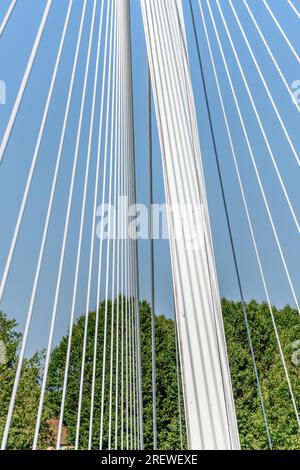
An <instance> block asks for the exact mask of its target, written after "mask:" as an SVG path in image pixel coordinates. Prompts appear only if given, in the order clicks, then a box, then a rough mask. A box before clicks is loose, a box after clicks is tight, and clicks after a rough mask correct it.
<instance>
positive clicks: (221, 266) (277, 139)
mask: <svg viewBox="0 0 300 470" xmlns="http://www.w3.org/2000/svg"><path fill="white" fill-rule="evenodd" d="M9 3H10V0H2V1H1V4H0V21H1V18H2V17H3V15H4V13H5V12H6V10H7V7H8V5H9ZM45 3H46V2H45V0H19V1H18V2H17V7H16V9H15V11H14V14H13V16H12V18H11V21H10V23H9V25H8V27H7V30H6V31H5V34H4V35H3V37H2V38H1V39H0V64H1V67H0V79H1V80H5V82H6V84H7V105H6V106H0V135H1V136H2V135H3V132H4V129H5V127H6V123H7V119H8V117H9V115H10V112H11V109H12V106H13V103H14V100H15V97H16V94H17V90H18V88H19V85H20V81H21V78H22V75H23V72H24V69H25V66H26V63H27V60H28V57H29V54H30V51H31V47H32V44H33V41H34V37H35V34H36V31H37V27H38V25H39V22H40V18H41V15H42V11H43V9H44V6H45ZM74 3H75V6H74V8H73V13H72V17H71V24H70V29H69V33H68V36H67V41H66V47H65V50H64V54H63V59H62V66H61V69H60V73H59V77H58V82H57V87H56V89H55V95H54V100H53V105H52V106H51V110H50V114H49V119H48V124H47V130H46V133H45V136H44V138H43V142H42V148H41V152H40V158H39V163H38V166H37V171H36V174H35V178H34V184H33V188H32V191H31V193H30V200H29V204H28V209H27V211H26V216H25V219H24V224H23V227H22V232H21V236H20V241H19V243H18V246H17V250H16V255H15V258H14V264H13V269H12V271H11V275H10V277H9V282H8V284H7V289H6V292H5V296H4V299H3V302H2V305H1V309H2V310H4V311H5V312H6V313H7V314H8V315H9V316H10V317H14V318H16V319H17V320H18V321H19V323H20V330H22V328H23V325H24V320H25V316H26V312H27V308H28V301H29V295H30V292H31V288H32V282H33V276H34V270H35V266H36V261H37V249H38V246H39V243H40V238H41V233H42V227H43V222H44V217H45V209H46V204H47V197H48V196H49V188H50V184H51V180H52V174H53V168H54V161H55V157H56V152H57V147H58V139H59V131H60V128H61V124H62V118H63V110H64V106H65V101H66V94H67V87H68V83H69V77H70V72H71V66H72V62H73V54H74V44H75V39H76V36H77V31H78V24H79V19H80V12H81V7H82V0H76V1H75V2H74ZM131 3H132V38H133V64H134V70H133V72H134V93H135V95H134V109H135V124H136V129H135V135H136V158H137V194H138V201H139V202H143V203H147V198H148V186H147V185H148V174H147V172H148V163H147V120H146V117H147V82H146V71H147V68H146V51H145V41H144V36H143V25H142V18H141V12H140V2H139V0H132V2H131ZM183 3H184V5H185V7H187V4H188V2H187V1H184V2H183ZM294 3H295V5H297V4H298V6H299V2H298V1H296V0H294ZM194 4H195V11H196V20H197V25H198V31H199V38H200V46H201V51H202V53H203V58H204V64H205V73H206V77H207V82H208V92H209V98H210V102H211V108H212V113H213V121H214V125H215V132H216V137H217V144H218V148H219V151H220V158H221V165H222V172H223V175H224V184H225V191H226V195H227V198H228V204H229V207H230V214H231V220H232V225H233V231H234V238H235V242H236V245H237V246H238V261H239V266H240V270H241V275H242V283H243V288H244V290H245V294H246V298H247V299H250V298H256V299H258V300H262V299H264V293H263V289H262V284H261V282H260V278H259V273H258V269H257V264H256V260H255V256H254V252H253V249H252V245H251V240H250V236H249V230H248V227H247V223H246V219H245V214H244V210H243V205H242V200H241V197H240V193H239V188H238V184H237V179H236V175H235V171H234V167H233V163H232V157H231V154H230V148H229V144H228V140H227V136H226V129H225V125H224V122H223V120H222V116H221V108H220V103H219V101H218V95H217V90H216V87H215V82H214V78H213V74H212V68H211V64H210V60H209V56H208V51H207V47H206V42H205V37H204V33H203V30H202V26H201V22H200V16H199V10H198V6H197V4H198V2H196V1H195V0H194ZM203 4H204V11H205V14H206V18H207V20H208V25H209V31H210V36H211V38H212V44H213V49H214V55H215V58H216V63H217V68H218V72H219V75H220V77H221V84H222V90H223V91H224V94H225V104H226V108H227V109H228V110H229V111H230V122H231V125H232V129H233V135H234V140H235V144H236V147H237V149H238V158H239V162H240V165H241V171H242V177H243V180H244V182H245V189H246V194H247V197H248V200H249V207H250V210H251V215H252V216H253V221H254V227H255V232H256V234H257V241H258V245H259V249H260V253H261V255H262V260H263V265H264V269H265V272H266V277H267V281H268V286H269V288H270V294H271V300H272V302H273V303H274V304H276V305H279V306H281V305H283V304H286V303H291V302H292V299H291V294H290V291H289V288H288V284H287V281H286V278H285V275H284V272H283V268H282V265H281V262H280V258H279V255H278V250H277V248H276V244H275V241H274V237H273V235H272V231H271V228H270V224H269V222H268V219H267V216H266V211H265V209H264V206H263V203H262V199H261V196H260V193H259V188H258V185H257V183H256V179H255V175H254V172H253V168H252V166H251V162H250V157H249V154H248V150H247V147H246V144H245V141H244V138H243V134H242V131H241V127H240V125H239V122H238V118H237V113H236V111H235V109H234V102H233V100H232V95H231V92H230V89H229V86H228V82H227V79H226V76H225V71H224V68H223V65H222V62H221V58H220V54H219V51H218V46H217V43H216V41H215V36H214V33H213V30H212V26H211V22H210V20H209V14H208V10H207V7H206V5H205V4H206V2H203ZM211 4H212V8H213V10H214V13H215V17H216V21H217V24H218V27H219V31H220V35H221V38H222V44H223V47H224V49H225V51H226V57H227V58H228V63H229V66H230V70H231V72H232V75H233V77H234V84H235V86H236V89H237V93H238V97H239V100H240V103H241V107H242V111H243V115H244V116H245V121H246V123H247V129H248V130H249V135H250V137H251V141H252V142H253V145H254V149H255V156H256V160H257V164H258V167H259V170H260V172H261V176H262V180H263V183H264V185H265V188H266V192H267V194H268V197H269V200H270V206H271V209H272V213H273V216H274V220H275V223H276V226H277V228H278V233H279V236H280V240H281V242H282V246H283V248H284V253H285V255H286V259H287V263H288V266H289V269H290V273H291V277H292V279H293V282H294V286H295V289H296V293H297V294H298V295H299V294H300V274H299V266H300V252H299V247H300V244H299V234H298V233H297V232H296V229H295V226H294V225H293V221H292V219H291V217H290V215H289V212H288V207H287V205H286V202H285V200H284V198H283V196H282V193H281V189H280V186H279V184H278V180H277V178H276V175H275V172H274V169H273V167H272V165H271V163H270V158H269V156H268V153H267V150H266V146H265V145H264V143H263V139H262V136H261V133H260V130H259V128H258V125H257V122H256V120H255V116H254V114H253V111H252V109H251V105H250V102H249V100H248V98H247V95H246V92H245V88H244V85H243V83H242V79H241V76H240V74H239V71H238V69H237V66H236V63H235V61H234V57H233V55H232V52H231V49H230V45H229V43H228V40H227V37H226V34H225V31H224V28H223V26H222V23H221V19H220V16H219V14H218V10H217V7H216V4H215V1H212V2H211ZM221 4H222V8H223V11H224V14H225V16H226V19H227V22H228V25H229V27H230V30H231V31H232V35H233V38H234V41H235V44H236V47H237V49H238V52H239V56H240V58H241V62H242V64H243V66H244V67H245V71H246V73H247V78H248V80H249V83H250V85H251V90H252V91H253V94H254V97H255V100H256V102H257V105H258V109H259V112H260V113H261V116H262V118H263V122H264V124H265V126H266V130H267V132H268V136H269V137H270V142H271V144H272V148H273V150H274V154H275V157H276V159H277V161H278V165H279V168H280V171H281V174H282V177H283V179H284V181H285V184H286V186H287V188H288V192H289V196H290V199H291V201H292V203H293V206H294V208H295V212H296V214H297V216H298V217H299V215H300V198H299V168H298V166H297V164H296V162H295V160H294V158H293V156H292V153H291V151H290V149H289V146H288V144H287V141H286V139H285V137H284V135H283V132H282V130H281V128H280V126H279V124H278V120H277V118H276V116H275V114H274V112H273V110H272V108H271V105H270V103H269V101H268V98H267V95H266V93H265V91H264V89H263V86H262V84H261V82H260V79H259V77H258V74H257V72H256V69H255V67H254V65H253V62H252V60H251V57H250V56H249V53H248V51H247V49H246V46H245V43H244V42H243V38H242V37H241V34H240V32H239V30H238V27H237V24H236V22H235V20H234V17H233V15H232V12H231V9H230V6H229V4H228V2H227V1H222V2H221ZM234 4H235V6H236V9H237V11H238V12H239V15H240V18H241V21H242V24H243V26H244V28H245V29H246V31H247V34H248V37H249V40H250V42H251V45H253V47H254V50H255V53H256V57H257V59H258V62H259V64H260V65H261V67H262V71H263V73H264V75H265V77H266V80H267V82H268V85H269V86H270V89H271V92H272V95H273V97H274V99H275V101H276V103H277V105H278V108H279V110H280V113H281V115H282V118H283V120H284V122H285V123H286V126H287V128H288V131H289V133H290V136H291V138H292V140H293V142H294V145H295V147H296V149H297V151H298V153H299V154H300V131H299V129H300V127H299V124H300V120H299V113H298V112H297V110H296V107H295V106H294V105H293V104H292V103H291V99H290V96H289V94H288V93H287V91H286V89H285V88H284V86H283V84H282V82H281V80H280V77H279V76H278V74H277V72H276V69H275V67H274V65H273V64H272V62H271V60H270V58H269V56H268V53H267V51H266V49H265V47H264V45H263V43H262V42H261V40H260V39H259V36H258V34H257V32H256V31H255V28H254V26H253V24H252V22H251V19H250V17H249V15H248V13H247V12H246V10H245V8H244V6H243V3H242V1H241V0H235V1H234ZM249 4H250V6H251V7H252V9H253V11H254V12H255V15H256V18H257V20H258V22H259V24H260V26H261V27H262V28H263V31H264V34H265V36H266V38H267V40H268V42H269V44H270V46H271V48H272V50H273V51H274V54H275V56H276V59H277V60H278V63H279V65H280V67H281V68H282V70H283V72H284V75H285V77H286V79H287V82H288V83H289V84H292V82H293V81H294V80H296V79H300V70H299V64H298V63H297V61H296V59H295V58H294V57H293V55H292V54H291V52H290V50H289V49H288V47H287V45H286V43H285V41H284V39H283V38H282V36H281V35H280V33H279V31H278V30H277V28H276V26H275V24H274V23H273V21H272V19H271V18H270V16H269V15H268V13H267V11H266V9H265V7H264V6H263V3H262V2H257V1H254V0H249ZM269 4H270V6H271V7H272V9H273V11H274V13H275V14H276V16H277V17H278V19H279V20H280V23H281V25H282V27H283V28H284V30H285V31H286V32H287V35H288V37H289V39H290V40H291V42H292V44H293V45H294V47H295V49H296V50H297V52H298V53H300V43H299V19H297V17H296V15H295V14H294V13H293V11H292V10H291V8H290V7H289V6H288V3H287V2H286V0H269ZM67 5H68V1H67V0H54V5H53V8H52V11H51V14H50V17H49V21H48V24H47V28H46V30H45V34H44V37H43V41H42V44H41V47H40V50H39V53H38V56H37V60H36V63H35V66H34V69H33V73H32V76H31V80H30V83H29V86H28V88H27V91H26V94H25V97H24V101H23V104H22V107H21V111H20V114H19V116H18V119H17V122H16V126H15V128H14V132H13V135H12V138H11V141H10V143H9V146H8V149H7V153H6V156H5V160H4V163H3V165H2V167H1V171H0V192H1V195H0V201H1V202H0V216H1V227H2V229H1V232H0V246H1V250H0V272H1V274H2V272H3V267H4V262H5V259H6V255H7V251H8V247H9V244H10V240H11V236H12V230H13V227H14V225H15V221H16V217H17V213H18V210H19V206H20V199H21V196H22V194H23V190H24V184H25V181H26V178H27V173H28V169H29V164H30V161H31V158H32V154H33V149H34V144H35V141H36V137H37V132H38V128H39V125H40V121H41V116H42V112H43V107H44V104H45V98H46V93H47V92H48V88H49V84H50V78H51V75H52V70H53V66H54V61H55V57H56V54H57V48H58V44H59V40H60V37H61V31H62V26H63V22H64V19H65V14H66V8H67ZM88 5H89V6H88V21H87V22H86V25H85V30H84V39H83V47H82V49H81V54H80V64H79V73H78V75H77V79H76V84H75V98H74V100H73V102H72V109H71V119H70V124H69V126H68V131H67V138H66V146H65V150H64V158H63V164H62V172H61V176H60V180H59V187H58V194H57V198H56V201H55V207H54V213H53V219H52V223H51V228H50V229H51V230H50V235H49V240H48V244H47V251H46V257H45V261H44V268H43V272H42V278H41V283H40V287H39V291H38V297H37V302H36V308H35V311H34V320H33V326H32V330H31V336H30V339H29V341H30V345H31V346H30V348H29V351H28V352H32V351H33V350H34V349H36V348H41V347H45V345H46V338H47V332H48V328H49V319H50V313H51V307H52V302H53V292H54V287H55V276H56V273H57V264H58V253H59V249H60V244H61V238H62V230H63V223H64V215H65V210H66V196H67V195H66V187H67V185H68V182H69V178H70V169H71V163H72V159H71V158H68V155H69V156H71V155H72V152H73V150H74V132H75V129H76V122H77V120H76V118H77V116H78V108H79V99H80V92H81V84H82V78H83V73H84V67H83V64H84V57H85V52H86V48H87V41H88V32H89V31H88V28H89V24H90V18H91V9H92V8H91V7H92V2H91V1H89V2H88ZM185 13H186V27H187V35H188V41H189V51H190V61H191V70H192V77H193V84H194V93H195V102H196V107H197V113H198V116H197V117H198V125H199V134H200V141H201V148H202V155H203V162H204V169H205V177H206V184H207V193H208V200H209V209H210V215H211V224H212V231H213V240H214V246H215V254H216V261H217V269H218V278H219V285H220V290H221V294H222V295H223V296H226V297H229V298H238V292H237V284H236V278H235V274H234V270H233V263H232V256H231V252H230V246H229V243H228V235H227V229H226V224H225V218H224V210H223V206H222V201H221V198H220V188H219V182H218V178H217V172H216V166H215V162H214V156H213V153H212V145H211V138H210V133H209V127H208V120H207V116H206V112H205V106H204V100H203V92H202V88H201V82H200V75H199V69H198V64H197V60H196V51H195V43H194V39H193V35H192V29H191V21H190V15H189V10H188V8H186V11H185ZM94 52H95V45H94ZM94 56H95V54H94ZM93 68H94V62H93V66H92V71H93ZM92 76H93V73H91V77H92ZM91 83H92V82H91V80H90V82H89V93H88V100H87V112H85V116H84V129H85V131H84V132H83V138H82V144H81V151H82V150H84V148H86V143H87V131H86V129H88V119H89V113H88V110H89V108H90V104H91ZM81 154H82V156H84V152H82V153H81ZM94 168H95V151H93V157H92V167H91V175H92V176H93V169H94ZM83 175H84V158H82V159H80V163H79V168H78V174H77V177H76V191H75V199H74V205H73V209H72V219H71V230H70V236H69V239H68V247H67V256H66V264H65V269H64V276H63V285H62V295H61V301H60V307H59V311H58V321H57V328H56V341H57V339H58V338H59V337H60V336H61V335H62V334H63V333H64V332H65V331H66V328H67V325H68V322H69V314H70V304H71V294H72V281H73V276H74V268H75V250H76V247H77V240H78V227H79V213H80V202H81V196H82V188H83ZM154 175H155V177H154V193H155V202H159V203H163V202H164V190H163V181H162V170H161V156H160V150H159V145H158V139H157V132H156V131H155V135H154ZM90 181H91V182H92V179H91V180H90ZM90 188H91V189H90V191H89V193H88V211H87V220H91V209H92V197H93V194H92V184H90ZM99 202H100V201H99ZM139 248H140V291H141V298H148V297H149V251H148V243H147V242H145V241H143V242H141V243H140V247H139ZM155 249H156V259H157V262H156V266H155V268H156V269H155V272H156V311H157V313H165V314H167V315H169V316H172V315H173V300H172V286H171V273H170V260H169V248H168V243H167V242H166V241H158V242H156V243H155ZM88 250H89V231H88V230H85V233H84V243H83V253H84V255H83V258H82V259H83V262H82V265H81V270H80V280H79V295H78V301H77V306H76V312H77V314H81V313H83V311H84V305H85V297H86V285H87V269H88V255H87V253H88ZM94 277H95V276H94ZM95 302H96V300H95V282H93V295H92V300H91V308H92V305H94V304H95Z"/></svg>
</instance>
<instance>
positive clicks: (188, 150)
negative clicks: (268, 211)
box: [141, 0, 240, 450]
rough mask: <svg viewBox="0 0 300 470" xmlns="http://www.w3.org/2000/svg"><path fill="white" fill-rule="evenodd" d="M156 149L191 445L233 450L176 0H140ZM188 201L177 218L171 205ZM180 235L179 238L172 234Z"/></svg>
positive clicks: (196, 137)
mask: <svg viewBox="0 0 300 470" xmlns="http://www.w3.org/2000/svg"><path fill="white" fill-rule="evenodd" d="M141 4H142V13H143V21H144V29H145V36H146V42H147V50H148V59H149V66H150V71H151V79H152V86H153V94H154V101H155V108H156V115H157V122H158V129H159V137H160V144H161V151H162V160H163V171H164V184H165V193H166V201H167V203H168V205H169V210H168V223H169V233H170V250H171V260H172V272H173V281H174V294H175V303H176V315H177V326H178V331H179V346H180V355H181V364H182V375H183V387H184V398H185V409H186V418H187V429H188V441H189V448H190V449H200V450H201V449H239V448H240V444H239V437H238V430H237V423H236V416H235V409H234V401H233V395H232V387H231V380H230V372H229V365H228V358H227V351H226V343H225V337H224V328H223V321H222V313H221V306H220V296H219V291H218V284H217V277H216V269H215V262H214V255H213V246H212V239H211V232H210V224H209V216H208V208H207V200H206V194H205V183H204V177H203V172H202V165H201V152H200V145H199V135H198V130H197V123H196V114H195V109H194V100H193V91H192V83H191V77H190V71H189V61H188V53H187V46H186V38H185V27H184V19H183V11H182V4H181V0H165V1H161V0H141ZM187 205H188V206H189V207H192V208H193V211H192V212H191V211H188V212H187V214H186V212H185V214H186V217H185V221H184V224H182V225H181V223H180V220H182V218H179V219H178V214H177V213H174V211H172V210H171V208H174V207H177V208H178V207H180V208H181V214H180V215H181V216H182V210H184V209H185V208H186V207H187ZM179 233H180V234H181V235H182V234H183V236H181V237H178V234H179Z"/></svg>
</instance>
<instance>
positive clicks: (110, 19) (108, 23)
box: [89, 2, 114, 449]
mask: <svg viewBox="0 0 300 470" xmlns="http://www.w3.org/2000/svg"><path fill="white" fill-rule="evenodd" d="M113 12H114V9H113V4H112V2H109V3H108V4H107V19H106V37H105V46H104V49H105V50H104V65H103V66H104V71H105V72H104V77H103V80H102V98H101V102H102V106H101V111H100V125H99V138H98V158H100V154H101V147H102V121H103V100H104V93H105V89H106V87H105V84H106V68H107V65H106V64H107V62H108V72H107V74H108V78H107V96H106V113H105V114H106V116H105V136H104V139H105V141H104V163H103V181H102V206H101V207H102V211H101V231H100V237H99V261H98V273H97V300H96V321H95V337H94V358H93V374H92V390H91V408H90V426H89V449H90V448H91V446H92V436H93V420H94V408H95V390H96V372H97V352H98V333H99V309H100V292H101V268H102V253H103V235H104V224H103V216H104V202H105V193H106V176H107V160H108V158H107V157H108V128H109V109H110V108H109V103H110V95H111V68H112V67H111V64H112V47H113V45H112V35H113V27H112V26H113ZM108 32H109V34H108ZM108 43H109V46H108ZM107 51H108V60H107Z"/></svg>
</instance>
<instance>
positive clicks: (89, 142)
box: [56, 2, 103, 449]
mask: <svg viewBox="0 0 300 470" xmlns="http://www.w3.org/2000/svg"><path fill="white" fill-rule="evenodd" d="M95 11H96V2H94V5H93V15H92V17H93V19H92V25H91V28H92V29H93V28H94V21H95V20H94V18H95ZM102 16H103V8H102V10H101V14H100V28H99V36H98V45H97V53H99V52H100V39H101V30H102ZM98 66H99V59H98V55H97V63H96V67H95V76H94V90H93V100H92V111H91V120H90V129H89V139H88V150H87V160H86V169H85V177H84V189H83V197H82V207H81V217H80V229H79V238H78V248H77V258H76V267H75V275H74V287H73V297H72V307H71V315H70V328H69V338H68V347H67V354H66V365H65V372H64V382H63V391H62V398H63V400H62V406H61V412H60V417H59V428H58V434H57V444H56V447H57V449H59V448H60V441H61V432H62V425H63V412H64V400H65V395H66V386H67V379H68V371H69V356H70V349H69V347H70V346H71V341H72V334H73V323H74V316H75V304H76V295H77V284H78V274H79V266H80V257H81V246H82V234H83V226H84V217H85V207H86V193H87V182H88V176H89V168H90V157H91V145H92V136H93V125H94V114H95V102H96V91H97V79H98ZM76 429H77V428H76Z"/></svg>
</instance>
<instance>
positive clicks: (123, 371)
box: [118, 16, 125, 450]
mask: <svg viewBox="0 0 300 470" xmlns="http://www.w3.org/2000/svg"><path fill="white" fill-rule="evenodd" d="M118 19H119V21H120V18H119V16H118ZM120 51H121V53H120V55H121V112H120V118H121V130H122V132H121V194H122V198H123V202H122V208H121V215H120V220H121V292H122V305H121V442H120V447H121V450H124V402H125V393H124V389H125V386H124V383H125V367H124V352H125V348H124V326H125V321H124V315H125V306H124V299H125V237H124V225H125V213H124V212H125V201H124V196H125V186H124V181H125V177H124V172H125V164H124V148H125V146H124V141H125V139H124V99H123V97H124V93H123V82H124V73H123V61H124V54H123V43H122V41H121V39H120Z"/></svg>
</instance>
